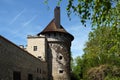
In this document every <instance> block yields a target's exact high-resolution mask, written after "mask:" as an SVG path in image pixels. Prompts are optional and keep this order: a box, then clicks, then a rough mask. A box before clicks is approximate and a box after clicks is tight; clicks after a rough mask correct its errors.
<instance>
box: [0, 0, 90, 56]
mask: <svg viewBox="0 0 120 80" xmlns="http://www.w3.org/2000/svg"><path fill="white" fill-rule="evenodd" d="M56 4H57V0H49V2H48V5H45V4H44V0H0V35H2V36H4V37H5V38H7V39H8V40H10V41H12V42H13V43H15V44H17V45H21V44H23V45H26V44H27V39H26V37H27V35H36V34H37V33H39V32H41V31H42V30H43V29H44V28H45V27H46V26H47V24H48V23H49V22H50V21H51V20H52V19H53V17H54V8H55V7H56ZM66 4H67V0H64V1H63V2H62V3H61V5H60V7H61V24H62V25H63V27H64V28H65V29H66V30H67V31H68V32H69V33H71V34H72V35H73V36H74V38H75V39H74V41H73V42H72V47H71V51H72V55H73V57H76V56H81V55H82V54H83V50H82V49H83V48H84V44H85V42H86V41H87V39H88V33H89V31H90V24H89V23H88V25H87V27H84V26H83V25H81V23H80V19H79V17H77V16H75V15H74V14H72V15H71V18H72V20H71V21H70V20H69V19H68V16H67V13H66V6H67V5H66Z"/></svg>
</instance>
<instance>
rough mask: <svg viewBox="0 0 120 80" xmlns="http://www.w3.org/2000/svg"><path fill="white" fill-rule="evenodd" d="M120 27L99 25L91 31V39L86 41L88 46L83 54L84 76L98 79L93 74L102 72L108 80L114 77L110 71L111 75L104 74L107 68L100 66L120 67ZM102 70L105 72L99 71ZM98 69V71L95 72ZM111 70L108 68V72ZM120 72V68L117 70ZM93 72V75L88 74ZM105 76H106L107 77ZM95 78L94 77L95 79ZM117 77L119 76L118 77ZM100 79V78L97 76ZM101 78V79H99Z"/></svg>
mask: <svg viewBox="0 0 120 80" xmlns="http://www.w3.org/2000/svg"><path fill="white" fill-rule="evenodd" d="M119 32H120V28H118V27H115V26H113V27H97V28H95V29H94V30H93V32H90V34H89V40H88V42H87V43H86V47H85V49H84V52H85V54H84V55H83V62H84V63H85V65H84V78H87V79H88V78H89V77H90V76H91V77H92V79H90V80H96V77H99V76H94V77H93V76H92V75H97V74H96V72H98V74H101V75H103V76H105V77H107V78H106V80H107V79H108V78H110V77H114V76H113V73H114V72H113V73H110V75H111V76H110V77H109V76H108V75H104V74H105V73H104V70H106V69H107V68H105V67H100V66H101V65H110V66H111V68H113V69H114V66H116V67H120V50H119V49H120V35H119ZM95 67H96V68H95ZM100 70H101V71H102V72H103V73H101V72H99V71H100ZM94 71H96V72H94ZM109 71H111V70H108V72H109ZM117 71H118V72H119V70H117ZM88 73H89V74H91V73H92V75H88ZM105 77H104V78H105ZM93 78H94V79H93ZM116 78H117V77H116ZM97 79H98V78H97ZM88 80H89V79H88ZM98 80H99V79H98Z"/></svg>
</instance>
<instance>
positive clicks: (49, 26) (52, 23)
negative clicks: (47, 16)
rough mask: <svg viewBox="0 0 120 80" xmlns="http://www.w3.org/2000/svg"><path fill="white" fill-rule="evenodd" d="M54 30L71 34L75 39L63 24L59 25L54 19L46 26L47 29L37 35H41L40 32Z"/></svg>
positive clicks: (51, 31)
mask: <svg viewBox="0 0 120 80" xmlns="http://www.w3.org/2000/svg"><path fill="white" fill-rule="evenodd" d="M53 32H58V33H64V34H68V35H69V36H71V38H72V40H73V39H74V37H73V36H72V35H71V34H70V33H68V32H67V31H66V30H65V29H64V28H63V27H62V25H60V27H58V26H57V25H56V24H55V21H54V19H53V20H52V21H51V22H50V23H49V24H48V25H47V26H46V28H45V29H43V31H42V32H40V33H38V34H37V35H38V36H39V35H40V34H46V33H53Z"/></svg>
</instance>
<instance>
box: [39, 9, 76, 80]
mask: <svg viewBox="0 0 120 80" xmlns="http://www.w3.org/2000/svg"><path fill="white" fill-rule="evenodd" d="M40 35H44V36H45V38H46V39H47V43H48V48H47V49H48V50H47V57H46V61H47V62H48V72H49V80H70V56H71V55H70V47H71V41H72V40H73V39H74V37H73V36H72V35H71V34H70V33H68V32H67V31H66V30H65V29H64V28H63V26H62V25H61V24H60V7H56V8H55V10H54V19H53V20H52V21H51V22H50V23H49V24H48V25H47V27H46V28H45V29H44V30H43V31H42V32H40V33H38V35H37V36H40Z"/></svg>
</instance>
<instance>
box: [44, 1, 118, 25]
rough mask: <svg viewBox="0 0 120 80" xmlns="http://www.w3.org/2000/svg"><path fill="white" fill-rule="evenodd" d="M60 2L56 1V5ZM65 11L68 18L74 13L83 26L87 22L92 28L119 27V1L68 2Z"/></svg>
mask: <svg viewBox="0 0 120 80" xmlns="http://www.w3.org/2000/svg"><path fill="white" fill-rule="evenodd" d="M48 1H49V0H45V2H46V3H47V2H48ZM62 1H64V0H58V5H60V3H61V2H62ZM66 10H67V14H68V16H69V18H70V15H71V14H72V13H74V14H76V15H77V16H78V17H80V19H81V22H82V23H83V25H85V26H86V22H87V20H90V21H91V23H92V25H93V26H94V25H96V26H113V25H116V26H120V0H68V4H67V7H66Z"/></svg>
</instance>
